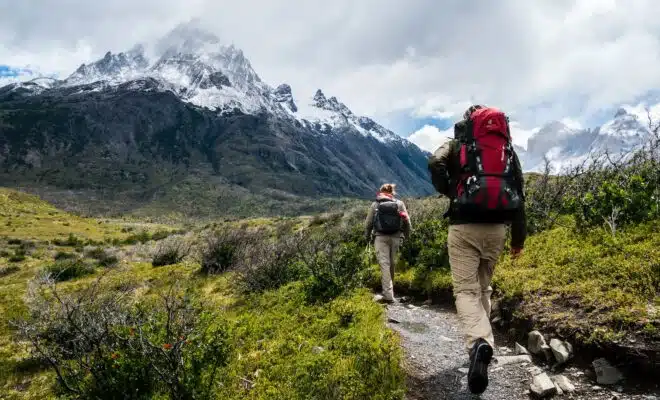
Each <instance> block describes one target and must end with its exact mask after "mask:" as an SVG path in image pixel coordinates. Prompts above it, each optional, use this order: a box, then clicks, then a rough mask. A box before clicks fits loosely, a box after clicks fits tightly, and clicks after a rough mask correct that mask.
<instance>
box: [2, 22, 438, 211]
mask: <svg viewBox="0 0 660 400" xmlns="http://www.w3.org/2000/svg"><path fill="white" fill-rule="evenodd" d="M296 99H297V100H296ZM0 128H1V129H0V186H14V185H20V186H22V187H26V186H27V187H32V186H34V187H35V188H43V187H44V185H45V186H46V187H48V188H49V189H48V190H55V192H48V191H46V192H40V193H41V194H42V195H44V196H45V197H46V198H47V199H49V200H51V201H54V202H56V203H61V202H63V201H66V200H62V199H61V198H60V197H61V196H62V190H66V192H65V193H66V195H67V196H73V197H74V198H72V199H69V202H67V204H71V203H81V202H83V203H84V201H85V199H86V198H99V197H100V196H101V197H102V198H104V200H105V201H106V202H110V201H111V200H110V199H109V196H114V197H116V201H117V202H120V203H121V204H122V207H124V208H125V207H126V206H125V205H123V204H124V203H125V202H126V201H128V199H130V201H132V202H133V203H132V204H134V205H135V206H136V207H143V206H144V205H145V202H150V201H156V200H154V199H160V198H161V197H163V196H165V197H167V196H168V193H169V191H170V190H171V191H172V193H184V194H187V195H190V197H184V198H177V199H176V202H175V203H176V204H175V205H171V204H168V207H175V208H177V207H178V208H179V209H181V210H182V212H188V211H189V210H188V206H189V205H190V204H194V202H195V201H198V200H199V199H201V198H206V199H208V198H209V197H208V194H209V191H213V190H219V189H217V188H225V189H223V190H225V191H229V192H231V193H232V195H226V194H224V195H222V196H219V198H230V199H232V200H231V201H230V203H232V204H229V205H226V204H219V205H218V206H220V207H221V208H222V207H226V206H229V207H230V208H231V207H234V208H233V209H240V210H241V212H244V213H245V212H248V211H249V210H246V207H247V206H246V205H245V204H250V206H249V207H248V208H250V209H259V208H260V207H261V209H262V211H263V210H264V209H267V210H268V212H276V211H277V210H275V206H272V205H271V204H273V202H275V203H276V204H280V205H281V207H283V208H286V209H288V210H290V209H291V208H290V206H289V205H288V203H289V202H290V201H292V200H291V199H292V198H295V197H296V196H305V197H308V198H310V197H311V198H318V197H356V196H357V197H365V196H372V195H373V193H374V191H375V190H376V188H377V187H378V185H380V184H382V183H384V182H386V181H389V182H396V183H397V184H398V186H399V188H400V192H401V194H403V195H413V196H418V195H428V194H431V193H432V192H433V187H432V185H431V183H430V178H429V176H428V169H427V156H428V154H427V153H426V152H423V151H422V150H420V149H419V148H418V147H417V146H416V145H414V144H412V143H411V142H409V141H407V140H405V139H403V138H401V137H400V136H398V135H396V134H395V133H393V132H391V131H389V130H388V129H386V128H384V127H383V126H381V125H379V124H378V123H377V122H375V121H374V120H372V119H371V118H368V117H363V116H358V115H355V114H354V113H353V112H352V111H351V110H350V109H349V107H348V106H346V105H345V104H343V103H342V102H341V101H340V100H338V99H337V98H336V97H334V96H331V97H327V96H326V95H325V94H324V93H323V91H322V90H320V89H319V90H317V91H316V93H314V94H310V96H309V98H307V99H303V100H300V99H299V98H297V97H294V95H293V90H292V88H291V86H290V85H288V84H280V85H278V86H276V87H272V86H270V85H268V84H267V83H265V82H264V81H263V80H262V79H261V78H260V77H259V75H258V74H257V73H256V71H255V70H254V69H253V68H252V66H251V64H250V61H249V60H248V59H247V57H246V56H245V55H244V53H243V52H242V51H241V50H240V49H238V48H237V47H235V46H234V45H232V44H229V45H227V44H223V43H221V42H220V40H219V39H218V38H217V37H216V36H215V35H213V34H210V33H208V32H206V31H205V30H203V29H202V28H201V27H200V26H198V25H197V24H196V23H194V22H193V23H189V24H183V25H180V26H178V27H177V28H175V29H174V30H172V31H171V32H170V33H169V34H167V35H166V36H165V37H163V38H162V39H160V40H158V41H156V42H155V43H145V44H140V45H136V46H134V47H133V48H131V49H130V50H128V51H125V52H120V53H117V54H115V53H112V52H107V53H106V54H105V56H104V57H103V58H101V59H99V60H96V61H94V62H91V63H86V64H83V65H81V66H80V67H79V68H77V69H76V70H75V71H74V72H73V73H72V74H71V75H70V76H68V77H66V78H65V79H62V80H52V79H50V80H46V79H37V80H33V81H29V82H22V83H14V84H11V85H8V86H5V87H0ZM181 182H188V183H186V184H182V183H181ZM199 182H203V183H204V184H203V185H202V186H201V187H198V186H195V185H199ZM177 185H183V186H182V187H179V186H177ZM191 185H193V186H195V187H198V189H195V190H194V191H190V189H189V188H190V187H191ZM227 185H230V186H229V187H230V189H228V186H227ZM231 185H233V186H231ZM53 188H54V189H53ZM72 188H75V189H76V191H74V192H72V191H71V189H72ZM44 190H45V189H44ZM99 191H100V192H99ZM163 191H164V192H165V193H164V194H163V193H161V192H163ZM188 192H190V193H188ZM48 193H51V195H49V194H48ZM76 193H84V195H79V194H76ZM155 193H161V194H160V195H158V196H156V195H155ZM250 196H258V198H259V199H260V200H259V201H258V202H257V203H256V204H255V203H254V201H255V200H254V197H250ZM259 196H261V197H259ZM291 196H293V197H291ZM273 197H275V200H274V199H273ZM216 198H218V197H212V199H216ZM209 201H212V202H214V201H215V200H209ZM278 202H279V203H278ZM234 203H236V204H234ZM67 204H61V205H62V206H65V207H66V206H67ZM81 204H82V203H81ZM84 204H89V203H84ZM94 204H95V206H96V203H94ZM108 204H109V203H108ZM262 204H268V205H269V206H262Z"/></svg>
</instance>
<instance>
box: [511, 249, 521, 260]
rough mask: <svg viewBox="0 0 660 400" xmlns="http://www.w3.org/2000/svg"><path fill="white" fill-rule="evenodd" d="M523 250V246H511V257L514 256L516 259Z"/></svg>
mask: <svg viewBox="0 0 660 400" xmlns="http://www.w3.org/2000/svg"><path fill="white" fill-rule="evenodd" d="M522 252H523V249H522V247H512V248H511V258H513V259H514V260H515V259H516V258H518V257H520V255H521V254H522Z"/></svg>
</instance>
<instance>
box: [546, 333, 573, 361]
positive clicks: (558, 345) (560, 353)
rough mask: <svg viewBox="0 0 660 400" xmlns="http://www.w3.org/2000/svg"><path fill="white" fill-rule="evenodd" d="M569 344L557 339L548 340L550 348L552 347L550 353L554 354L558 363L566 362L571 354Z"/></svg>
mask: <svg viewBox="0 0 660 400" xmlns="http://www.w3.org/2000/svg"><path fill="white" fill-rule="evenodd" d="M569 346H570V345H569ZM569 346H567V345H566V344H565V343H564V342H562V341H561V340H559V339H552V340H551V341H550V348H551V349H552V354H554V356H555V359H556V360H557V362H558V363H559V364H560V365H561V364H565V363H566V362H568V360H569V359H570V358H571V356H572V354H571V351H570V349H569Z"/></svg>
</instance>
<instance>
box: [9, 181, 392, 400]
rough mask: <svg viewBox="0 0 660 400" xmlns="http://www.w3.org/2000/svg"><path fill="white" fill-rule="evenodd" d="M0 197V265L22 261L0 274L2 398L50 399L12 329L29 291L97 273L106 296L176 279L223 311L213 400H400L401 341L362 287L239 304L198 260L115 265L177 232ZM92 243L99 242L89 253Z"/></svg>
mask: <svg viewBox="0 0 660 400" xmlns="http://www.w3.org/2000/svg"><path fill="white" fill-rule="evenodd" d="M0 190H1V191H0V201H2V205H3V206H4V207H3V208H2V213H1V215H0V250H2V251H3V253H0V263H1V262H3V261H6V260H7V258H9V257H11V256H13V255H14V254H15V252H16V251H17V250H21V249H27V251H26V252H25V254H26V257H25V259H23V260H21V261H18V262H16V263H12V264H11V266H10V267H8V268H4V269H3V270H2V274H3V276H2V278H1V279H0V393H2V395H1V396H0V397H2V398H3V399H49V398H55V392H54V391H53V388H54V385H55V376H54V373H53V372H51V371H50V370H49V369H48V368H46V367H45V366H44V365H41V364H40V363H39V362H38V361H35V360H34V359H33V358H31V357H30V353H29V351H28V349H29V346H28V344H27V343H20V342H17V341H16V340H15V338H14V335H13V330H12V328H11V326H10V321H11V320H12V319H14V318H16V317H19V316H21V315H22V314H23V313H24V312H25V310H26V306H25V303H24V299H25V298H26V297H25V295H26V293H27V291H28V282H29V281H30V280H31V279H33V278H34V277H35V276H37V275H38V274H40V273H42V272H43V271H44V270H45V269H56V270H57V271H59V272H61V271H64V274H63V275H60V277H62V278H66V279H61V282H59V283H58V284H57V286H58V288H59V290H60V291H61V292H62V293H69V292H74V291H78V290H81V289H83V288H86V287H88V286H89V285H91V284H92V283H93V282H94V281H95V280H96V279H97V278H98V277H99V276H101V275H103V276H104V280H103V281H104V283H103V287H102V290H103V291H109V290H117V289H120V288H121V289H126V288H130V289H132V291H133V293H134V294H135V295H136V296H137V297H136V298H143V299H149V298H154V297H157V296H159V295H160V294H162V293H164V292H165V291H166V290H167V288H168V287H170V285H173V284H174V283H177V282H179V283H180V282H185V283H186V284H187V285H189V286H191V287H193V288H194V289H195V293H196V295H197V296H200V297H201V298H203V299H205V300H207V301H209V302H211V304H212V307H211V309H210V310H209V311H210V312H215V313H220V314H221V315H222V316H223V320H224V321H228V323H229V324H230V326H229V329H230V331H231V333H232V336H231V338H232V340H231V345H232V349H233V350H232V357H231V361H230V363H229V365H228V366H227V367H226V368H225V370H223V374H222V378H221V382H220V383H221V384H222V385H220V386H218V393H217V398H227V399H266V398H305V397H307V398H327V399H339V398H342V399H362V398H376V399H400V398H402V397H403V393H404V374H403V371H402V369H401V367H400V362H401V358H402V354H401V350H400V347H399V343H398V340H397V337H396V336H395V335H394V334H393V333H392V332H391V331H389V330H388V329H386V327H385V324H384V315H383V309H382V308H381V307H380V306H379V305H377V304H375V303H373V302H372V301H371V294H370V293H369V292H368V291H367V290H366V289H361V290H358V291H356V292H351V293H348V294H347V295H346V296H342V297H339V298H337V299H335V300H333V301H331V302H328V303H321V304H314V305H312V304H308V303H307V302H306V298H305V288H304V285H303V283H302V282H295V283H292V284H289V285H287V286H285V287H282V288H280V289H278V290H275V291H267V292H265V293H263V294H259V295H257V294H254V295H243V294H240V293H239V292H238V291H237V290H236V289H235V287H234V283H233V277H232V275H231V274H222V275H217V276H205V275H201V274H199V272H198V271H199V269H200V266H199V263H198V262H195V261H190V262H179V263H176V264H174V265H170V266H168V267H167V268H154V267H153V266H152V263H151V262H149V261H146V262H135V261H130V260H127V259H125V258H122V256H121V254H124V253H126V252H127V251H129V250H130V249H132V248H134V247H135V248H141V246H144V245H143V244H142V243H141V242H142V241H141V240H139V237H141V236H144V235H143V234H142V232H143V231H147V230H148V232H150V237H149V240H154V239H162V238H164V236H166V235H164V234H162V233H160V234H159V233H158V232H165V231H173V230H174V228H172V227H167V226H162V225H156V224H148V223H144V224H143V223H139V222H136V221H134V220H133V221H131V222H130V223H126V222H123V221H122V220H96V219H90V218H82V217H78V216H74V215H71V214H68V213H65V212H62V211H59V210H57V209H55V208H53V207H51V206H50V205H48V204H47V203H45V202H42V201H41V200H39V199H38V198H36V197H33V196H29V195H24V194H22V193H18V192H13V191H8V190H4V189H0ZM37 217H38V218H37ZM10 220H11V221H12V222H11V224H8V222H9V221H10ZM308 220H309V218H302V219H291V218H285V219H283V218H272V219H251V220H249V221H234V222H230V223H228V224H226V225H227V226H231V227H239V226H242V225H245V226H246V227H247V228H248V229H250V230H259V229H267V231H269V232H271V233H275V232H277V231H278V230H282V229H284V230H287V231H288V230H295V229H297V228H299V227H300V226H302V225H303V224H306V223H307V222H306V221H308ZM29 221H31V222H29ZM106 221H107V222H106ZM28 222H29V224H28ZM100 222H101V223H100ZM264 227H265V228H264ZM207 228H208V229H212V228H213V227H212V226H209V227H207ZM154 236H155V237H154ZM72 238H74V239H75V240H72ZM136 238H137V239H136ZM134 239H135V240H134ZM55 241H58V243H59V245H58V244H55V243H54V242H55ZM90 241H93V242H94V244H93V246H92V247H89V245H90ZM112 242H114V244H113V247H114V248H115V249H114V250H116V251H117V254H119V255H120V262H119V263H118V265H116V266H114V267H113V268H104V267H103V265H99V264H103V263H101V262H100V261H101V260H104V259H106V258H107V257H108V256H109V254H108V253H106V252H105V251H104V250H103V249H105V248H106V247H107V246H110V244H111V243H112ZM103 243H105V244H103ZM150 243H151V244H150V245H151V246H152V247H157V246H158V244H157V243H154V242H150ZM147 245H149V243H147ZM114 250H113V254H114ZM5 256H7V257H5ZM145 259H149V257H145ZM193 259H194V258H193ZM113 264H114V263H113Z"/></svg>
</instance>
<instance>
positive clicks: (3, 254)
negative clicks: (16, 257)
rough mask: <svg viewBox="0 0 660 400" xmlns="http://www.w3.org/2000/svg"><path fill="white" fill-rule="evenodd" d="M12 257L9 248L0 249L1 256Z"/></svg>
mask: <svg viewBox="0 0 660 400" xmlns="http://www.w3.org/2000/svg"><path fill="white" fill-rule="evenodd" d="M9 257H11V253H10V252H8V251H7V250H0V258H9Z"/></svg>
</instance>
